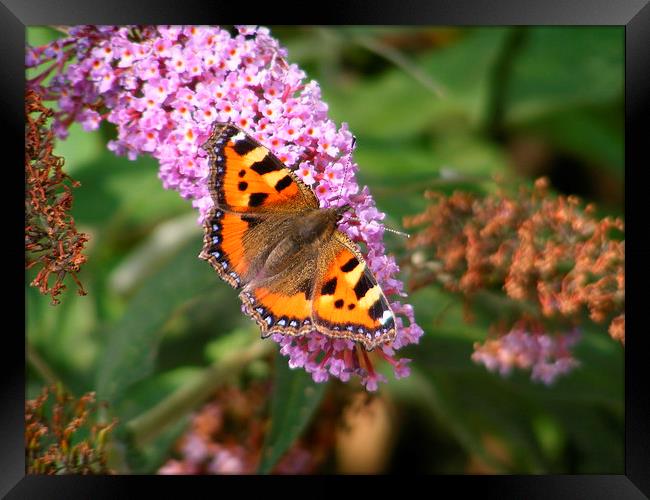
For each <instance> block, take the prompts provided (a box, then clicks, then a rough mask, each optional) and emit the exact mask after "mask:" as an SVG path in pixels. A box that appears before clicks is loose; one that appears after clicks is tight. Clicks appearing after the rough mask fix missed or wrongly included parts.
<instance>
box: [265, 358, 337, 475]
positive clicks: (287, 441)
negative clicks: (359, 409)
mask: <svg viewBox="0 0 650 500" xmlns="http://www.w3.org/2000/svg"><path fill="white" fill-rule="evenodd" d="M326 388H327V384H317V383H315V382H314V381H313V380H312V378H311V376H310V375H309V374H308V373H307V372H305V371H304V370H301V369H294V370H292V369H291V368H289V367H288V365H287V361H286V359H285V358H284V356H281V355H280V354H278V355H276V357H275V373H274V380H273V395H272V401H271V416H272V420H271V428H270V430H269V431H268V434H267V435H266V440H265V442H264V446H263V448H262V459H261V460H260V465H259V468H258V472H260V473H261V474H268V473H269V472H270V471H271V469H272V468H273V466H274V465H275V463H276V462H277V461H278V460H279V459H280V458H281V457H282V455H283V454H284V453H285V452H286V451H287V450H288V449H289V447H290V446H291V445H292V444H293V442H294V441H295V440H296V439H297V438H298V437H299V436H300V434H301V432H302V431H303V430H304V429H305V427H306V426H307V424H308V423H309V420H310V419H311V416H312V414H313V412H314V410H316V408H317V407H318V403H319V402H320V400H321V399H322V397H323V395H324V394H325V389H326Z"/></svg>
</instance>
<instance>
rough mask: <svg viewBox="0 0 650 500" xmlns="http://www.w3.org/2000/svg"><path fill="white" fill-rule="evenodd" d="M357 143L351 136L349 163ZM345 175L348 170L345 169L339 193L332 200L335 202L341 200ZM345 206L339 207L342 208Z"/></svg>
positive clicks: (345, 179)
mask: <svg viewBox="0 0 650 500" xmlns="http://www.w3.org/2000/svg"><path fill="white" fill-rule="evenodd" d="M356 143H357V138H356V137H355V136H352V146H351V147H350V161H352V150H353V149H354V146H355V144H356ZM347 174H348V169H347V167H346V168H345V170H343V182H342V183H341V186H340V187H339V193H338V194H337V195H336V197H335V198H334V199H335V200H339V199H340V198H341V193H342V192H343V186H345V181H347ZM344 205H345V204H343V205H341V206H344Z"/></svg>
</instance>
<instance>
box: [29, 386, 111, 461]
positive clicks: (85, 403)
mask: <svg viewBox="0 0 650 500" xmlns="http://www.w3.org/2000/svg"><path fill="white" fill-rule="evenodd" d="M51 396H53V397H51ZM96 409H97V408H96V404H95V394H94V393H92V392H91V393H87V394H85V395H84V396H82V397H81V398H79V399H75V398H74V397H72V396H70V395H69V394H68V393H66V392H65V391H64V390H63V389H62V388H61V387H57V386H51V387H45V388H44V389H43V391H42V392H41V395H40V396H38V397H37V398H36V399H31V400H28V401H27V402H26V403H25V456H26V465H27V473H28V474H111V473H112V471H111V470H110V469H109V468H108V466H107V464H106V459H107V454H106V443H107V440H108V436H109V434H110V432H111V431H112V430H113V427H114V426H115V422H113V423H111V424H91V423H90V422H91V420H92V417H93V413H94V412H95V411H96Z"/></svg>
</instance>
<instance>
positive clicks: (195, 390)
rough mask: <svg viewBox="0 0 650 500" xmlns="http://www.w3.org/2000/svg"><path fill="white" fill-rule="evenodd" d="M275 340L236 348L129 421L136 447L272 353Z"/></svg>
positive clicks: (127, 426)
mask: <svg viewBox="0 0 650 500" xmlns="http://www.w3.org/2000/svg"><path fill="white" fill-rule="evenodd" d="M273 346H274V344H273V343H272V342H268V341H266V342H263V341H258V342H255V343H254V344H253V345H252V346H251V347H249V348H248V349H247V350H245V351H237V352H235V353H232V354H231V355H229V356H227V357H224V358H222V359H220V360H218V361H217V362H216V363H214V364H213V365H211V366H209V367H208V368H206V370H205V371H204V372H203V373H202V374H201V376H200V377H199V378H198V379H197V380H195V381H193V382H192V383H190V384H188V385H186V386H184V387H181V388H180V389H178V390H177V391H176V392H174V393H173V394H171V395H170V396H169V397H167V398H166V399H164V400H162V401H161V402H160V403H158V404H157V405H156V406H154V407H153V408H151V409H150V410H149V411H147V412H145V413H143V414H142V415H140V416H138V417H136V418H134V419H132V420H131V421H129V422H128V423H127V424H126V428H127V430H128V431H129V432H130V433H131V435H132V436H133V439H134V442H135V444H136V445H137V446H143V445H145V444H147V443H148V442H150V441H151V440H153V439H154V438H155V437H156V436H158V435H159V434H160V433H161V432H162V431H164V430H165V428H167V427H168V426H169V425H171V424H172V423H174V422H175V421H176V420H178V419H179V418H180V417H182V416H183V415H185V414H186V413H187V412H188V411H190V410H191V409H193V408H195V407H196V406H197V405H199V404H200V403H202V402H203V401H205V400H206V399H207V398H208V397H209V396H210V395H211V394H212V393H213V392H214V391H215V389H217V388H218V387H219V386H220V385H221V384H222V383H223V382H224V381H225V380H227V379H228V378H229V377H231V376H232V375H233V374H237V373H239V372H240V371H241V370H242V369H243V368H244V367H245V366H246V365H247V364H248V363H250V362H251V361H253V360H255V359H258V358H260V357H263V356H265V355H267V354H269V353H270V352H271V351H272V350H273Z"/></svg>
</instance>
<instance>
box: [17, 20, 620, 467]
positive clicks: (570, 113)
mask: <svg viewBox="0 0 650 500" xmlns="http://www.w3.org/2000/svg"><path fill="white" fill-rule="evenodd" d="M271 33H272V35H273V36H275V37H276V38H277V39H279V41H280V43H281V44H282V45H284V46H286V47H287V49H288V52H289V57H288V60H289V62H291V63H296V64H298V65H299V66H300V67H301V68H302V69H303V70H305V71H306V73H307V75H308V78H312V79H315V80H317V81H318V82H319V84H320V86H321V89H322V95H323V100H324V101H325V102H326V103H328V105H329V110H330V111H329V112H330V118H331V119H332V120H334V121H335V122H336V123H339V124H340V123H341V122H347V123H348V124H349V127H350V130H351V131H352V132H353V134H354V135H355V136H356V138H357V143H356V150H355V156H354V159H355V161H356V162H357V163H358V164H359V167H360V171H359V174H358V180H359V184H360V185H362V186H363V185H368V187H369V188H370V191H371V193H372V195H373V196H374V198H375V200H376V202H377V205H378V207H379V209H380V210H381V211H383V212H385V213H386V215H387V217H386V225H387V226H388V227H393V228H395V229H401V228H402V219H403V217H405V216H410V215H414V214H417V213H419V212H422V211H423V210H424V208H425V207H426V200H425V199H424V198H423V192H424V190H425V189H428V188H430V189H436V190H438V191H441V192H443V193H448V194H451V193H452V192H453V191H455V190H464V191H469V192H475V193H483V194H485V193H493V192H496V184H495V183H494V179H495V178H497V179H500V182H502V183H504V184H506V185H510V186H515V187H516V186H519V185H528V186H530V185H532V183H533V181H534V180H535V179H536V178H538V177H540V176H547V177H548V178H549V179H550V185H551V190H552V191H554V192H556V193H564V194H576V195H579V196H580V197H582V198H583V199H584V200H585V201H588V202H595V203H596V206H597V214H598V216H599V217H604V216H607V215H612V216H621V217H622V216H623V202H624V200H623V192H624V184H623V181H624V175H623V172H624V147H623V144H624V142H623V140H624V137H623V130H624V128H623V127H624V114H623V61H624V60H623V54H624V50H623V47H624V45H623V43H624V38H623V37H624V32H623V28H621V27H597V28H593V27H584V28H583V27H580V28H564V27H553V28H546V27H543V28H535V27H515V28H509V27H506V28H423V27H417V28H413V27H409V28H393V27H381V28H372V27H345V28H332V27H327V28H324V27H280V26H279V27H271ZM58 36H59V35H58V34H57V33H56V32H54V31H53V30H50V29H48V28H42V27H34V28H28V30H27V40H28V43H30V44H31V45H41V44H43V43H46V42H48V41H50V40H52V39H55V38H58ZM114 134H115V130H114V129H113V128H112V126H109V125H107V124H103V125H102V128H101V129H100V130H99V131H97V132H92V133H89V132H85V131H83V130H82V129H81V126H80V125H78V124H74V125H73V126H72V128H71V133H70V136H69V138H68V139H67V140H66V141H61V142H59V143H58V145H57V148H56V150H55V153H56V154H58V155H60V156H63V157H64V158H65V170H66V171H67V173H69V174H70V175H71V176H72V177H73V178H75V179H76V180H78V181H80V182H81V187H80V188H78V189H75V190H74V203H73V207H72V212H73V215H74V218H75V221H76V223H77V226H78V228H79V230H80V231H82V232H85V233H88V234H89V235H90V241H89V243H88V245H87V247H86V248H87V251H86V254H87V256H88V262H87V263H86V264H85V265H84V267H83V269H82V271H81V273H80V274H79V278H80V279H81V281H82V282H83V284H84V287H85V288H86V290H87V291H88V295H87V296H85V297H80V296H77V295H76V294H75V292H74V288H75V287H74V284H73V283H72V282H70V284H69V285H68V290H67V291H66V292H64V295H63V296H62V302H61V304H60V305H58V306H52V305H50V299H49V297H47V296H41V295H40V294H39V292H38V291H37V290H36V289H34V288H32V287H30V286H29V282H30V281H31V280H32V279H33V278H34V274H33V273H31V272H28V273H27V274H26V285H25V293H26V300H27V325H26V326H27V340H28V365H27V397H28V398H32V397H35V396H36V395H37V394H38V393H39V392H40V388H41V387H42V386H43V385H44V384H47V383H50V382H53V381H55V380H56V381H60V382H61V383H62V384H63V385H64V386H65V387H66V388H67V389H68V390H69V391H70V392H71V393H72V394H74V395H76V396H77V397H78V396H80V395H81V394H83V393H85V392H87V391H96V392H97V398H98V399H99V400H104V401H107V403H108V406H107V407H106V408H102V410H101V412H100V417H101V418H104V419H108V418H112V417H117V418H118V424H117V426H116V428H115V430H114V431H113V443H112V444H113V446H112V451H111V464H112V467H113V469H114V470H116V471H117V472H121V473H129V472H131V473H136V472H137V473H155V472H157V471H159V470H160V469H161V468H163V471H166V472H178V471H181V472H182V471H185V472H187V471H188V469H187V468H186V469H183V467H187V465H186V462H188V460H189V461H191V460H190V459H189V458H188V456H189V455H188V454H190V455H191V452H192V450H195V451H196V450H197V449H199V448H200V449H201V450H203V451H202V453H208V452H207V451H205V450H204V448H206V446H207V448H210V446H212V448H214V446H215V445H214V443H218V445H217V447H218V448H219V449H226V448H228V449H230V450H231V451H232V450H240V448H242V447H243V448H245V449H246V450H247V453H248V455H246V456H247V457H249V458H250V457H253V458H250V460H252V461H253V462H255V463H257V462H256V460H259V456H260V454H262V460H263V461H264V460H267V459H268V460H267V462H268V463H266V466H265V467H266V468H267V469H266V470H271V468H272V467H279V468H276V469H274V471H276V472H283V471H284V472H323V473H333V472H348V473H354V472H362V473H382V472H384V473H395V472H397V473H399V472H419V473H454V474H458V473H535V474H540V473H614V474H620V473H623V470H624V455H623V430H624V418H623V417H624V411H623V408H624V406H623V403H624V390H623V389H624V386H623V359H624V351H623V347H622V346H621V345H620V344H618V343H617V342H614V341H613V340H612V339H611V338H610V337H609V335H608V334H607V325H602V326H598V325H586V326H585V328H584V335H583V338H582V340H581V342H580V344H579V345H578V346H577V347H576V348H575V357H576V358H577V359H578V360H579V361H580V363H581V365H580V367H579V368H577V369H575V370H574V371H573V372H571V373H570V374H568V375H567V376H565V377H561V378H560V379H558V381H557V382H556V383H555V384H554V385H552V386H546V385H544V384H540V383H536V382H533V381H531V380H530V376H529V374H527V373H521V372H513V373H512V374H511V375H510V376H508V377H501V376H499V375H498V374H496V373H491V372H489V371H488V370H486V369H485V367H484V366H482V365H477V364H476V363H474V362H473V361H472V360H471V354H472V351H473V345H474V342H476V341H481V342H482V341H484V340H485V338H486V336H487V333H488V329H489V325H490V324H491V322H492V320H493V319H494V317H491V316H490V313H489V311H488V312H487V313H479V314H476V315H475V317H474V320H473V321H471V322H468V321H467V318H466V315H465V311H464V305H463V301H462V298H461V297H459V296H458V295H452V294H450V293H448V292H446V291H444V290H443V289H442V288H440V287H436V286H429V287H425V288H422V289H419V290H417V291H416V292H414V293H413V294H410V296H409V297H408V300H407V302H409V303H411V304H413V305H414V308H415V316H416V319H417V321H418V323H419V325H420V326H421V327H422V328H423V329H424V330H425V335H424V336H423V337H422V339H421V341H420V344H419V345H415V346H409V347H407V348H405V349H403V352H402V351H400V352H402V354H403V356H405V357H408V358H412V359H413V360H414V361H413V363H412V374H411V376H410V377H408V378H405V379H401V380H395V379H394V377H393V375H392V374H388V379H389V382H388V383H386V384H382V385H381V387H380V390H379V392H378V393H376V394H375V395H373V396H371V397H369V398H368V397H366V396H364V393H363V391H362V388H361V386H359V385H358V383H357V382H356V381H355V380H353V381H351V382H350V383H349V384H347V385H344V384H341V383H339V382H338V381H337V382H330V383H329V384H326V385H319V386H315V385H314V384H312V383H311V381H310V380H309V377H303V375H304V373H303V372H302V371H301V370H299V371H300V373H295V372H290V371H289V370H288V368H287V367H286V360H284V358H281V359H280V360H278V359H276V356H275V351H276V349H275V344H273V345H270V346H267V347H263V348H261V350H260V352H259V353H258V354H255V355H251V359H252V361H250V362H248V361H247V362H246V363H239V364H238V363H237V362H236V360H235V361H233V359H234V358H233V357H236V356H237V353H242V352H249V351H250V349H251V346H252V345H254V346H258V345H259V341H258V337H259V333H258V329H257V327H256V326H255V324H254V323H253V322H252V321H250V320H249V319H248V318H247V317H245V316H244V315H243V314H242V313H241V312H240V305H239V300H238V298H237V296H236V293H234V291H233V290H232V289H231V288H230V287H229V286H228V285H227V284H225V283H224V282H222V281H221V280H219V279H218V277H217V276H216V274H215V273H214V272H213V270H212V269H211V268H210V266H208V265H207V264H206V263H205V262H202V261H200V260H199V259H198V258H197V255H198V253H199V251H200V249H201V246H202V230H201V228H200V227H199V226H198V225H197V224H196V218H197V213H196V212H195V211H194V210H193V209H192V207H191V205H190V203H189V202H187V201H185V200H183V199H181V198H180V197H179V196H178V194H177V193H176V192H173V191H165V190H163V189H162V186H161V183H160V181H159V179H158V177H157V165H156V162H155V161H154V160H152V159H150V158H140V159H138V160H137V161H135V162H131V161H128V160H127V159H125V158H121V157H120V158H118V157H116V156H115V155H113V153H111V152H110V151H108V150H107V149H106V143H107V141H108V140H109V139H111V138H113V137H114ZM385 242H386V247H387V250H388V251H389V252H391V253H392V254H394V255H395V256H396V257H397V259H398V262H400V259H402V258H404V256H405V255H406V250H405V240H404V239H403V238H401V237H399V236H396V235H394V234H389V233H387V234H386V236H385ZM495 314H496V313H495ZM267 344H271V343H270V342H269V343H267ZM387 373H388V371H387ZM282 380H285V382H283V383H284V384H285V385H280V382H278V381H282ZM274 381H275V382H274ZM274 383H275V385H274ZM279 387H281V388H283V389H282V390H279V389H278V388H279ZM295 394H298V396H296V397H293V396H294V395H295ZM206 402H207V403H208V406H204V403H206ZM165 405H166V406H165ZM170 408H171V410H170ZM152 411H153V413H152ZM274 419H275V420H274ZM163 424H164V425H163ZM283 425H284V427H283ZM283 429H284V430H283ZM269 436H271V437H269ZM274 439H275V441H273V440H274ZM192 440H194V441H192ZM283 441H286V442H283ZM270 442H272V443H274V445H275V448H273V447H270V446H269V443H270ZM193 443H194V444H193ZM206 443H207V444H206ZM224 443H226V444H224ZM264 443H265V444H264ZM263 446H264V450H266V451H265V452H262V451H260V450H261V449H262V447H263ZM287 449H289V450H290V451H289V453H288V454H285V455H282V456H284V458H283V459H282V460H281V462H280V463H279V464H280V465H277V464H275V465H274V464H271V463H270V461H273V460H275V459H277V458H278V457H275V458H274V459H273V460H272V459H271V458H268V457H270V456H271V455H273V453H276V454H281V453H283V451H282V450H285V451H286V450H287ZM251 450H252V451H251ZM268 450H271V451H268ZM278 450H279V451H278ZM267 452H268V455H267V454H266V453H267ZM210 453H213V451H211V452H210ZM237 453H240V451H238V452H237ZM213 454H214V453H213ZM240 454H241V453H240ZM264 457H267V458H264ZM240 459H241V457H240ZM242 460H243V459H242ZM224 463H225V462H224ZM183 464H185V465H183ZM305 464H307V465H305ZM215 467H216V466H215ZM255 467H256V466H253V470H255ZM283 467H284V468H283ZM215 470H217V471H225V472H227V471H228V467H227V464H226V466H223V467H221V468H219V467H217V468H216V469H215ZM210 471H211V470H210V469H208V470H203V469H200V470H198V469H197V470H195V472H210Z"/></svg>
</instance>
